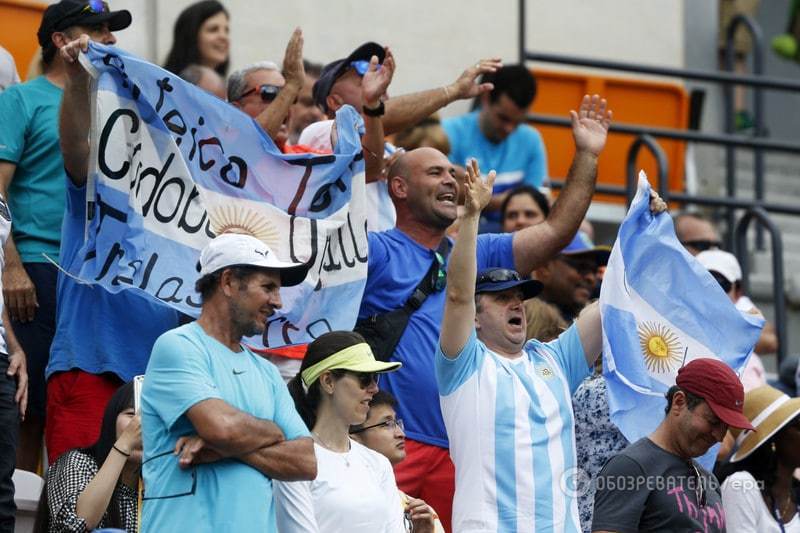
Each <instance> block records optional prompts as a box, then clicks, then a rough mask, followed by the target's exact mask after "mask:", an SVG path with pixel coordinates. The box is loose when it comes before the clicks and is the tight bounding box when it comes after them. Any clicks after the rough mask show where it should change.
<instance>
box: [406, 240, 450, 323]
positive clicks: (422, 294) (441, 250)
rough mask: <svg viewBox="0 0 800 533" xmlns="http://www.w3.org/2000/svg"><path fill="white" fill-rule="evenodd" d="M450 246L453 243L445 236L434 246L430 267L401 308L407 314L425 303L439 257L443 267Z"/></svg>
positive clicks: (433, 279) (436, 274)
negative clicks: (434, 251)
mask: <svg viewBox="0 0 800 533" xmlns="http://www.w3.org/2000/svg"><path fill="white" fill-rule="evenodd" d="M452 247H453V245H452V243H451V242H450V239H449V238H447V237H445V238H444V239H442V242H441V243H439V247H438V248H436V254H435V255H434V258H433V261H432V262H431V267H430V268H429V269H428V271H427V272H426V273H425V276H423V277H422V279H421V280H420V282H419V283H418V284H417V286H416V288H415V289H414V292H412V293H411V296H409V297H408V300H406V303H405V304H403V308H404V309H405V310H406V311H407V312H408V313H409V314H411V313H413V312H414V311H416V310H417V309H419V308H420V307H422V304H423V303H425V300H427V299H428V296H430V294H431V293H432V292H433V287H434V283H435V280H436V278H437V277H438V275H439V268H440V264H439V257H441V258H442V260H443V263H442V265H441V267H444V263H446V262H447V256H448V255H450V249H451V248H452Z"/></svg>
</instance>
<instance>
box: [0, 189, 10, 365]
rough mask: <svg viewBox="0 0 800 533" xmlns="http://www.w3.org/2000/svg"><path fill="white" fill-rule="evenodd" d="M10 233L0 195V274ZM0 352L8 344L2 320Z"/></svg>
mask: <svg viewBox="0 0 800 533" xmlns="http://www.w3.org/2000/svg"><path fill="white" fill-rule="evenodd" d="M10 234H11V211H9V210H8V203H6V200H5V198H3V197H2V196H0V274H2V272H3V269H4V268H5V266H6V254H5V251H4V250H5V245H6V241H7V240H8V236H9V235H10ZM5 304H6V303H5V301H3V278H2V276H0V313H2V312H3V306H5ZM0 353H8V345H7V344H6V327H5V324H3V321H2V320H0Z"/></svg>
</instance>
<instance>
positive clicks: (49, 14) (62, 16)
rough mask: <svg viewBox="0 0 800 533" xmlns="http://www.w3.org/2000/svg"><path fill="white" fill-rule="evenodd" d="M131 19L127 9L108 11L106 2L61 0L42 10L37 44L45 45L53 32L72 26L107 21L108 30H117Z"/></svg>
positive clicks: (125, 25) (126, 25)
mask: <svg viewBox="0 0 800 533" xmlns="http://www.w3.org/2000/svg"><path fill="white" fill-rule="evenodd" d="M131 20H132V17H131V12H130V11H128V10H127V9H121V10H119V11H110V10H109V7H108V3H107V2H102V1H100V0H91V1H89V0H86V1H79V0H61V1H60V2H58V3H57V4H52V5H50V6H48V7H47V9H45V10H44V15H42V23H41V24H40V25H39V31H38V32H37V33H36V36H37V37H38V39H39V45H41V46H47V43H49V42H50V37H51V36H52V35H53V33H54V32H57V31H64V30H66V29H67V28H69V27H72V26H91V25H94V24H102V23H104V22H107V23H108V29H109V30H111V31H119V30H124V29H125V28H127V27H128V26H130V25H131Z"/></svg>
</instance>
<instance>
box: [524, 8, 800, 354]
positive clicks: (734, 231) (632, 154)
mask: <svg viewBox="0 0 800 533" xmlns="http://www.w3.org/2000/svg"><path fill="white" fill-rule="evenodd" d="M739 26H744V27H745V28H746V29H747V30H748V31H749V33H750V35H751V37H752V39H753V43H754V46H753V52H752V53H753V70H754V73H753V75H746V74H734V73H732V72H731V71H733V65H734V52H733V37H734V35H735V32H736V30H737V28H738V27H739ZM726 38H727V41H726V50H725V56H724V67H725V70H727V71H728V72H706V71H701V70H693V69H679V68H669V67H655V66H652V65H643V64H635V63H623V62H618V61H607V60H599V59H588V58H579V57H574V56H567V55H559V54H545V53H533V52H529V51H527V50H526V48H525V0H520V1H519V57H520V62H521V63H524V62H525V61H526V60H530V61H539V62H546V63H558V64H562V65H573V66H581V67H587V68H600V69H606V70H612V71H621V72H632V73H638V74H649V75H655V76H667V77H672V78H680V79H683V80H696V81H702V82H711V83H719V84H722V85H723V86H724V89H725V90H724V93H723V94H724V98H725V106H724V110H725V118H724V127H725V133H724V134H714V133H700V132H693V131H685V130H678V129H671V128H658V127H651V126H642V125H635V124H616V123H614V124H612V125H611V128H610V131H611V132H616V133H621V134H629V135H634V136H635V138H634V140H633V142H632V144H631V146H630V148H629V150H628V158H627V165H626V166H627V173H626V174H627V176H626V178H627V179H626V186H625V187H619V186H610V185H602V184H601V185H598V186H597V192H598V193H603V194H609V195H616V196H624V197H626V198H627V201H628V204H630V202H631V200H632V199H633V195H634V194H635V191H636V160H637V157H638V155H639V153H640V151H641V149H642V148H643V147H644V148H647V149H648V150H649V151H650V152H651V153H652V154H653V156H654V157H655V159H656V165H657V177H658V184H657V185H656V189H657V190H658V192H659V194H660V195H661V197H662V198H663V199H664V200H665V201H677V202H681V203H683V204H694V205H700V206H705V207H716V208H724V209H725V210H726V220H727V232H726V236H725V237H726V238H725V241H726V243H727V245H728V247H729V249H732V250H735V253H736V255H737V257H738V259H739V262H740V264H741V266H742V286H743V288H744V289H745V290H746V289H747V288H749V284H750V279H749V274H750V272H749V268H748V266H749V264H748V255H749V254H748V250H747V246H748V241H747V238H746V234H747V230H748V229H749V227H750V225H751V223H752V222H753V221H755V222H756V223H757V224H756V228H755V229H756V247H757V249H759V250H762V249H763V231H764V229H766V231H767V232H768V233H769V234H770V238H771V244H772V250H771V251H772V258H771V259H772V273H773V297H774V313H775V314H774V316H775V329H776V335H777V338H778V349H777V358H778V365H780V363H781V361H783V359H784V358H785V357H786V351H787V344H786V300H785V294H784V273H783V242H782V238H781V234H780V229H779V228H778V227H777V226H776V225H775V223H774V222H773V221H772V219H771V218H770V216H769V213H778V214H786V215H800V205H796V204H781V203H776V202H768V201H766V200H765V199H764V190H765V188H764V152H765V151H771V152H782V153H792V154H800V144H798V143H793V142H789V141H780V140H771V139H767V138H766V135H767V134H766V129H765V128H764V122H763V111H764V109H763V94H762V91H763V90H764V89H771V90H781V91H792V92H798V93H800V81H795V80H789V79H781V78H773V77H767V76H763V64H764V60H763V54H764V46H763V35H762V33H761V30H760V28H759V26H758V24H757V23H756V22H754V21H753V20H752V19H751V18H750V17H747V16H744V15H738V16H736V17H735V18H734V19H733V20H732V21H731V24H730V26H729V27H728V29H727V33H726ZM734 85H744V86H747V87H752V88H753V101H754V105H753V122H754V128H753V135H752V136H749V137H746V136H742V135H736V134H734V131H735V122H734V115H735V110H734V98H733V86H734ZM528 120H529V121H530V122H534V123H538V124H545V125H554V126H561V127H569V126H570V125H571V122H570V120H569V119H566V118H562V117H557V116H553V115H544V114H538V113H530V114H529V115H528ZM657 138H665V139H673V140H681V141H689V142H695V143H705V144H712V145H717V146H722V147H724V148H725V164H726V176H725V178H726V179H725V185H726V193H727V197H725V198H721V197H712V196H702V195H695V194H692V195H690V194H685V193H676V192H671V191H669V187H668V182H667V176H668V167H667V158H666V155H665V154H664V151H663V149H662V148H661V146H660V145H659V144H658V141H657V140H656V139H657ZM740 148H744V149H751V150H753V152H754V166H753V178H754V179H753V188H754V198H753V199H747V198H736V159H735V156H736V150H737V149H740ZM552 184H553V186H554V187H556V188H559V187H561V186H563V182H558V181H553V183H552ZM737 209H744V210H745V213H744V215H743V216H742V217H741V218H740V219H739V221H738V223H737V221H736V210H737Z"/></svg>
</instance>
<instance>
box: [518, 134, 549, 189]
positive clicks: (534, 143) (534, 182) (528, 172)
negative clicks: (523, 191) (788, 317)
mask: <svg viewBox="0 0 800 533" xmlns="http://www.w3.org/2000/svg"><path fill="white" fill-rule="evenodd" d="M529 138H530V145H531V146H530V148H528V149H527V150H528V153H529V154H530V155H529V158H528V164H527V165H526V167H525V176H523V178H522V181H523V183H525V184H526V185H530V186H532V187H537V188H538V187H541V186H542V183H543V182H544V180H545V178H547V151H546V150H545V148H544V141H542V136H541V135H540V134H539V132H538V131H536V130H535V129H533V128H531V130H530V136H529Z"/></svg>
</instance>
